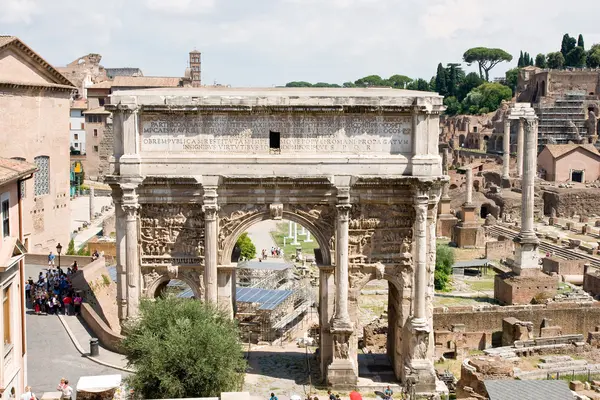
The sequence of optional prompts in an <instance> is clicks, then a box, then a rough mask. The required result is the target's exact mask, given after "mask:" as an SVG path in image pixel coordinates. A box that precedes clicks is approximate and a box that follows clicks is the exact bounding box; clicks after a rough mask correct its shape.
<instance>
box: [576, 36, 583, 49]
mask: <svg viewBox="0 0 600 400" xmlns="http://www.w3.org/2000/svg"><path fill="white" fill-rule="evenodd" d="M577 47H581V48H582V49H584V50H585V43H583V35H582V34H581V33H580V34H579V37H578V38H577Z"/></svg>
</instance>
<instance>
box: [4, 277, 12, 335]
mask: <svg viewBox="0 0 600 400" xmlns="http://www.w3.org/2000/svg"><path fill="white" fill-rule="evenodd" d="M10 289H11V286H9V287H7V288H6V289H4V298H3V299H2V303H3V304H2V306H3V307H2V308H3V309H2V311H3V315H2V316H3V317H4V318H3V321H2V322H3V323H4V344H5V345H7V344H11V343H12V338H11V318H10V317H11V307H10V295H11V290H10Z"/></svg>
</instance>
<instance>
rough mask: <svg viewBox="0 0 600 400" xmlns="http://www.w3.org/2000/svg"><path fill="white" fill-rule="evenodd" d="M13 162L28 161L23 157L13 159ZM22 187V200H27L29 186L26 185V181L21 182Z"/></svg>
mask: <svg viewBox="0 0 600 400" xmlns="http://www.w3.org/2000/svg"><path fill="white" fill-rule="evenodd" d="M13 160H19V161H27V160H25V159H24V158H23V157H13ZM20 185H21V198H22V199H24V198H25V188H26V187H27V185H26V184H25V181H21V183H20Z"/></svg>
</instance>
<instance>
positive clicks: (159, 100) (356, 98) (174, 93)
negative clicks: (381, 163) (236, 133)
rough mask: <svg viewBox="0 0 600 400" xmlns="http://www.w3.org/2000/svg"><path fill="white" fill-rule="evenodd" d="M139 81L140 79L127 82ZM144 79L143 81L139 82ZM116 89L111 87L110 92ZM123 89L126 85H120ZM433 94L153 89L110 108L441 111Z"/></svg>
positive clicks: (119, 98)
mask: <svg viewBox="0 0 600 400" xmlns="http://www.w3.org/2000/svg"><path fill="white" fill-rule="evenodd" d="M129 79H140V78H129ZM142 79H143V78H142ZM115 80H116V79H115ZM115 86H117V85H116V84H113V88H114V87H115ZM123 86H125V85H123ZM442 100H443V97H442V96H440V95H439V94H437V93H433V92H421V91H414V90H401V89H392V88H231V87H202V88H187V87H186V88H183V87H181V88H155V89H144V90H119V91H117V92H113V99H112V100H111V102H112V103H113V104H118V103H119V102H122V103H123V104H131V103H134V104H135V103H137V104H144V105H159V106H160V105H168V104H171V103H173V104H177V105H184V104H189V105H210V106H340V107H341V106H391V107H397V106H401V107H411V106H413V105H418V106H428V108H434V107H435V108H436V110H440V111H441V109H442V107H443V104H442Z"/></svg>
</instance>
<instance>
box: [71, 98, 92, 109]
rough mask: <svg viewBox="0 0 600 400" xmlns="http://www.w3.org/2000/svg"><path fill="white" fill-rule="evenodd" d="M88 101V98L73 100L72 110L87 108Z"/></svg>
mask: <svg viewBox="0 0 600 400" xmlns="http://www.w3.org/2000/svg"><path fill="white" fill-rule="evenodd" d="M87 108H88V103H87V100H86V99H77V100H73V101H72V102H71V109H72V110H87Z"/></svg>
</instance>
